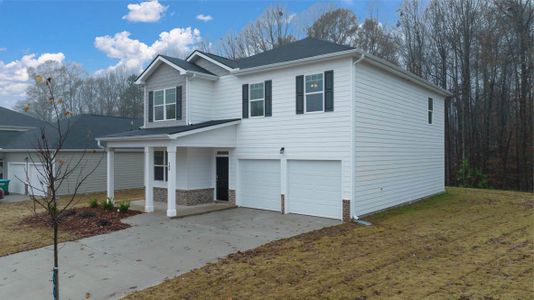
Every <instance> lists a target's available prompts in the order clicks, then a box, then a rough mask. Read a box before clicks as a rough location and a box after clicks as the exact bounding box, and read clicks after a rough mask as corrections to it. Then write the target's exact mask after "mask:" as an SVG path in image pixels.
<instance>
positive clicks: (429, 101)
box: [428, 98, 434, 124]
mask: <svg viewBox="0 0 534 300" xmlns="http://www.w3.org/2000/svg"><path fill="white" fill-rule="evenodd" d="M433 111H434V100H432V98H428V124H432V112H433Z"/></svg>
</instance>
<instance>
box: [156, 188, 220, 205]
mask: <svg viewBox="0 0 534 300" xmlns="http://www.w3.org/2000/svg"><path fill="white" fill-rule="evenodd" d="M213 193H214V189H198V190H176V204H177V205H198V204H205V203H210V202H213ZM154 201H158V202H165V203H166V202H167V189H166V188H160V187H155V188H154Z"/></svg>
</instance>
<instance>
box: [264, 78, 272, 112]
mask: <svg viewBox="0 0 534 300" xmlns="http://www.w3.org/2000/svg"><path fill="white" fill-rule="evenodd" d="M272 115H273V81H272V80H267V81H265V116H266V117H270V116H272Z"/></svg>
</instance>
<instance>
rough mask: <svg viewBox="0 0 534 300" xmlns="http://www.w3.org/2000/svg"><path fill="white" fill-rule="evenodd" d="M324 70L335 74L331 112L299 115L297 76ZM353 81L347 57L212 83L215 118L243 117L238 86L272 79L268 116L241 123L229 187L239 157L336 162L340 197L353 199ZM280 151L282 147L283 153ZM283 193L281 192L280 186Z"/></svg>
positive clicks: (232, 184)
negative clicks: (340, 178) (340, 181)
mask: <svg viewBox="0 0 534 300" xmlns="http://www.w3.org/2000/svg"><path fill="white" fill-rule="evenodd" d="M328 70H334V111H333V112H320V113H309V114H303V115H297V114H296V112H295V77H296V76H298V75H308V74H314V73H322V72H324V71H328ZM351 78H352V63H351V59H349V58H347V59H337V60H331V61H327V62H321V63H313V64H306V65H301V66H292V67H290V68H285V69H280V70H275V71H270V72H267V73H262V74H253V75H248V76H242V77H235V76H231V75H229V76H223V77H221V78H220V79H219V80H218V81H217V82H216V83H215V84H214V95H217V97H216V98H214V99H213V111H216V112H217V118H218V119H226V118H240V117H241V85H242V84H245V83H249V84H250V83H256V82H262V81H265V80H272V94H273V97H272V117H261V118H248V119H243V120H242V121H241V124H240V125H239V126H237V147H236V148H235V149H234V150H232V151H230V182H229V185H230V189H237V182H238V179H237V171H236V170H237V163H238V159H240V158H255V159H262V158H268V159H282V160H285V159H327V160H340V161H341V162H342V174H343V188H342V194H343V195H342V196H343V198H346V199H352V186H351V184H352V182H351V181H352V179H351V178H352V174H351V165H352V161H351V160H352V155H351V134H352V129H351V126H349V124H351V107H352V86H351ZM281 147H284V148H285V154H283V155H281V154H280V148H281ZM282 194H285V184H284V182H282ZM339 201H340V202H341V201H342V199H339ZM237 202H238V203H239V199H237Z"/></svg>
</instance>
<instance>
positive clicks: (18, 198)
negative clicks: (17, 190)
mask: <svg viewBox="0 0 534 300" xmlns="http://www.w3.org/2000/svg"><path fill="white" fill-rule="evenodd" d="M26 200H30V197H28V196H27V195H20V194H9V195H5V196H4V199H0V204H2V203H15V202H22V201H26Z"/></svg>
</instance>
